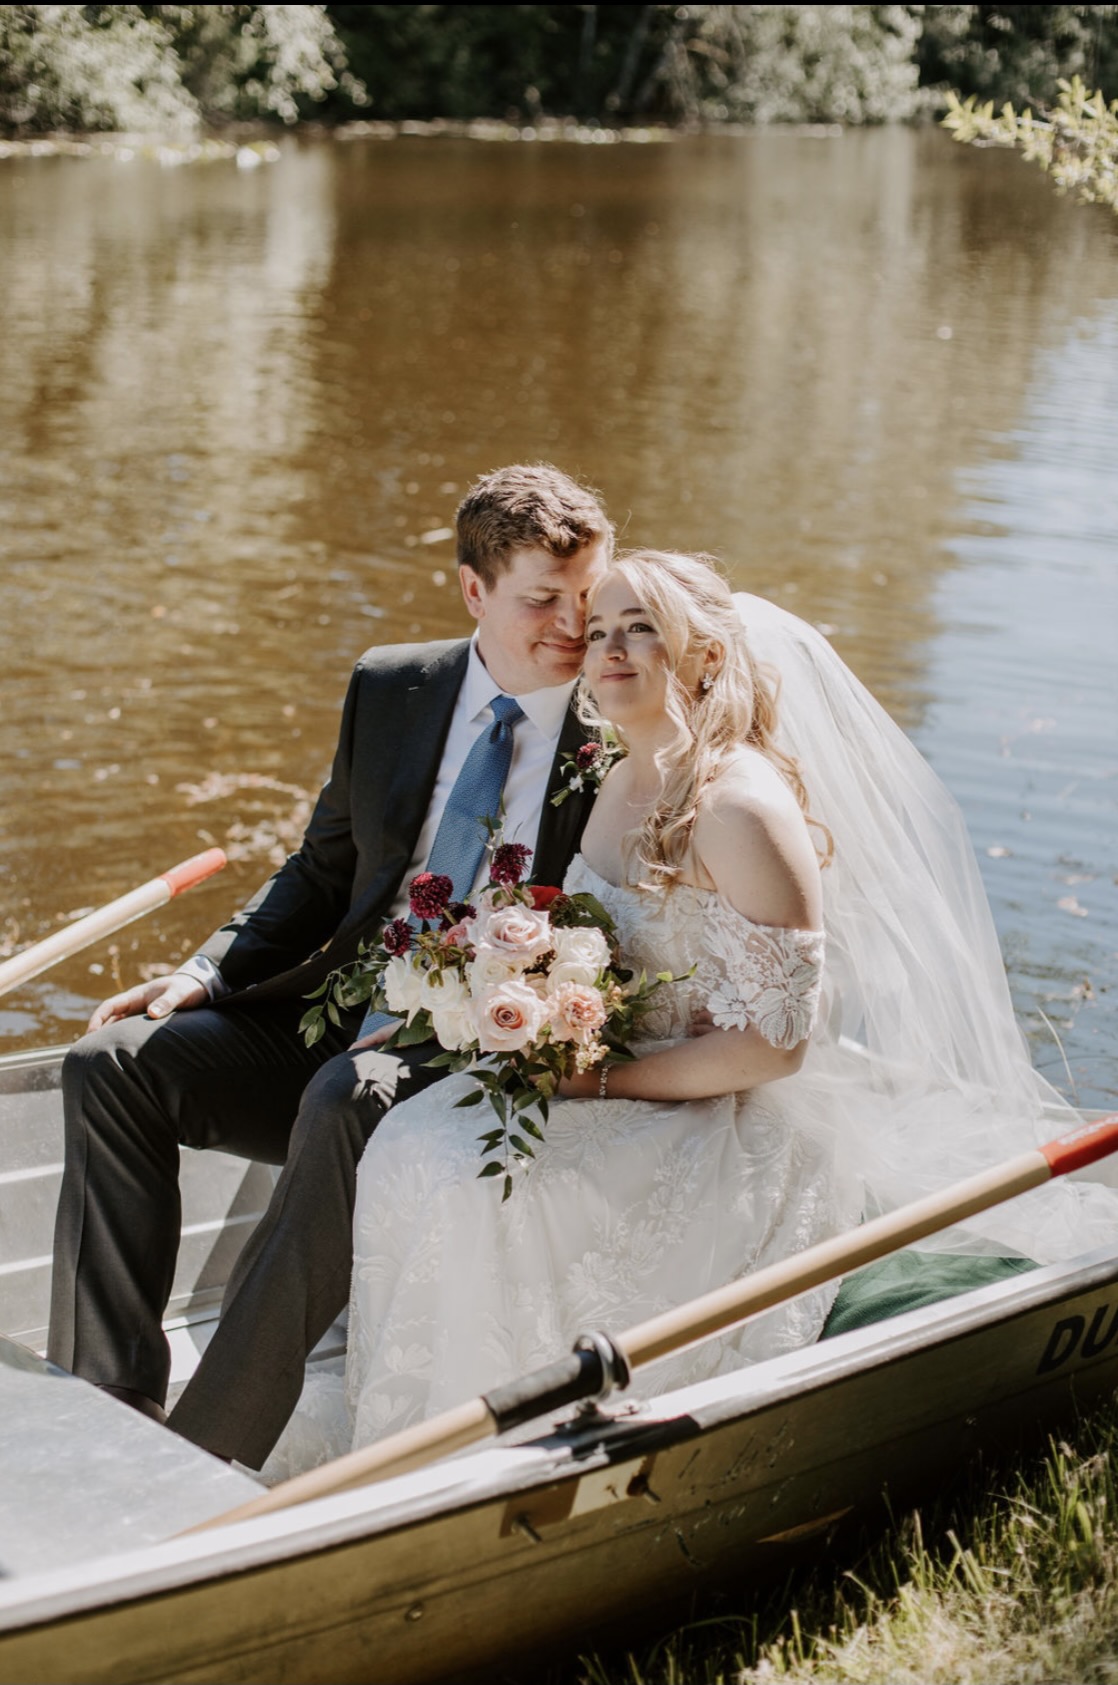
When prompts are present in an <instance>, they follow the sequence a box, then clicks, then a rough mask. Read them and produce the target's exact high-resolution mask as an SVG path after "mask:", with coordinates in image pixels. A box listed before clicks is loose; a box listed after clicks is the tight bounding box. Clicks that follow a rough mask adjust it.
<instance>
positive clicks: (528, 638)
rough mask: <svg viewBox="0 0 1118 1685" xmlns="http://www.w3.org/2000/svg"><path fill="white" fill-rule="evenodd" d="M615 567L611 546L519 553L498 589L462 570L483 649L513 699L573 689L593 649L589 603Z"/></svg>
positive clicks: (499, 580) (495, 584) (498, 580)
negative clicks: (571, 552) (553, 687)
mask: <svg viewBox="0 0 1118 1685" xmlns="http://www.w3.org/2000/svg"><path fill="white" fill-rule="evenodd" d="M608 566H609V542H608V540H607V539H604V538H603V539H601V540H599V541H598V542H597V543H596V544H587V545H586V546H585V547H584V548H583V549H581V550H578V551H576V553H575V554H574V555H573V556H568V557H567V559H566V560H565V561H564V560H561V559H560V558H559V557H557V556H552V555H551V554H550V553H549V552H548V551H547V550H542V549H523V550H514V551H513V552H512V554H511V555H510V557H509V565H508V567H507V568H506V569H505V571H504V572H503V573H500V574H498V575H497V577H496V579H495V580H494V582H493V584H492V585H491V586H487V585H486V584H485V582H484V581H483V580H482V579H481V578H480V576H479V575H478V574H476V573H475V572H474V570H473V568H471V567H462V568H460V569H459V575H460V577H461V581H462V595H463V596H464V598H465V599H466V607H467V608H468V609H469V611H470V613H471V614H472V615H473V617H474V619H475V620H476V621H477V623H478V651H479V654H480V655H481V658H482V660H483V661H484V662H485V665H486V667H487V668H488V670H489V672H490V673H491V674H492V676H493V678H494V679H496V681H497V683H498V684H499V685H500V686H501V688H502V690H504V691H507V692H508V693H509V695H512V696H523V695H525V694H526V693H527V692H529V691H533V690H543V689H545V688H546V687H547V686H549V685H562V684H568V683H569V682H570V681H571V680H572V679H574V678H577V677H578V672H579V669H580V667H581V666H582V657H583V652H584V650H585V648H586V604H587V601H588V599H589V598H590V596H591V594H592V593H593V591H594V588H595V586H597V584H598V583H599V581H600V580H601V579H602V577H603V576H604V574H605V572H606V569H607V567H608Z"/></svg>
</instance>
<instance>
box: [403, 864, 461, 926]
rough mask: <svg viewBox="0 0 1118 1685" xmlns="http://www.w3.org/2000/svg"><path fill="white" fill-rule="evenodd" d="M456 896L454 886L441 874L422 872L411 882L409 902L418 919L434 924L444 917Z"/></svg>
mask: <svg viewBox="0 0 1118 1685" xmlns="http://www.w3.org/2000/svg"><path fill="white" fill-rule="evenodd" d="M453 894H454V884H453V882H452V880H451V879H450V878H445V877H443V876H442V874H441V873H440V872H420V874H419V876H418V877H416V878H413V879H412V881H411V889H410V890H409V892H408V902H409V904H410V906H411V910H412V913H413V914H414V916H415V917H416V918H417V919H426V920H427V921H428V922H429V923H433V922H434V920H435V919H439V918H441V917H442V915H443V913H444V912H445V911H446V908H447V906H448V905H449V902H450V898H451V896H452V895H453Z"/></svg>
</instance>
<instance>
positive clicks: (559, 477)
mask: <svg viewBox="0 0 1118 1685" xmlns="http://www.w3.org/2000/svg"><path fill="white" fill-rule="evenodd" d="M454 524H455V530H456V532H457V534H458V561H459V563H460V564H463V565H465V566H466V567H471V568H473V570H474V572H475V573H476V574H477V576H478V578H479V579H480V580H481V582H482V584H483V585H484V586H485V588H486V590H488V591H491V590H492V589H493V586H494V585H495V584H496V582H497V579H498V576H499V575H500V574H502V573H504V572H505V570H506V569H507V567H508V565H509V557H510V556H511V554H512V552H513V551H514V550H535V549H539V550H546V551H547V552H548V554H549V555H552V556H555V557H557V558H558V559H559V560H560V561H566V560H567V558H568V557H570V556H573V555H575V554H576V553H577V552H578V551H579V550H582V549H585V547H586V546H587V545H588V544H595V543H597V541H598V540H599V539H602V538H604V539H606V540H607V541H608V545H609V547H610V549H612V547H613V527H612V525H611V524H610V520H609V517H608V516H607V514H606V512H605V510H604V509H603V508H602V505H601V503H600V501H599V498H598V494H597V492H594V491H592V490H591V489H590V487H589V486H583V485H580V484H579V483H578V481H577V480H572V479H571V477H570V475H569V474H564V473H563V472H562V471H561V470H560V469H558V468H553V467H552V466H551V464H550V463H549V462H536V463H530V464H528V463H515V464H513V466H512V467H510V468H498V469H496V470H495V471H494V472H493V473H492V474H484V475H482V477H481V479H480V480H477V481H475V483H474V484H473V485H472V486H471V487H470V489H469V491H468V492H467V493H466V495H465V497H464V498H463V499H462V501H461V503H460V504H459V505H458V512H457V514H456V515H455V518H454Z"/></svg>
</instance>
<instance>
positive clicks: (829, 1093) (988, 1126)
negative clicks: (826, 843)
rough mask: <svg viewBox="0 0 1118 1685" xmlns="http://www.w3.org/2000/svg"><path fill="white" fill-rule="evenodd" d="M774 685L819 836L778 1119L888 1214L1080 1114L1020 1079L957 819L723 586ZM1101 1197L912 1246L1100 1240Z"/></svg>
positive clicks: (993, 953) (1008, 1010)
mask: <svg viewBox="0 0 1118 1685" xmlns="http://www.w3.org/2000/svg"><path fill="white" fill-rule="evenodd" d="M734 602H735V605H736V607H737V609H738V613H739V615H740V617H741V620H742V622H743V624H744V626H745V630H746V636H747V640H748V643H749V645H750V648H751V650H752V652H753V654H754V656H755V658H756V659H757V660H758V661H759V662H761V663H762V664H763V665H764V666H765V667H767V668H768V669H769V670H770V672H771V674H772V675H774V676H775V677H776V679H777V681H778V684H779V719H780V728H779V733H778V741H779V743H780V746H781V747H782V748H784V749H786V750H787V751H788V752H789V753H791V754H793V755H795V757H796V758H797V760H798V761H799V763H800V768H801V772H802V774H803V778H804V782H805V784H806V786H807V791H808V797H809V804H810V809H811V813H812V816H813V817H815V818H817V819H819V820H821V821H822V822H823V823H824V824H825V825H826V826H827V828H828V829H829V830H830V832H831V834H832V836H833V838H834V858H833V861H832V862H831V864H830V865H829V866H828V867H827V868H826V869H825V870H824V873H823V890H824V922H825V927H826V934H827V982H826V986H825V997H824V1007H823V1011H822V1012H821V1015H820V1020H819V1024H818V1027H817V1029H816V1032H815V1036H814V1039H813V1042H812V1045H811V1049H810V1051H809V1053H808V1056H807V1059H806V1060H805V1063H804V1066H803V1068H802V1069H801V1071H800V1072H799V1073H798V1075H797V1076H795V1077H792V1078H789V1079H787V1080H788V1081H789V1082H790V1083H795V1084H797V1085H798V1087H799V1090H800V1092H799V1093H798V1095H797V1099H796V1112H797V1118H798V1121H801V1122H802V1123H803V1126H804V1127H805V1128H807V1129H809V1130H810V1131H811V1132H812V1133H813V1134H818V1135H821V1136H824V1137H826V1138H828V1139H830V1141H831V1142H832V1145H833V1148H834V1152H835V1162H836V1165H837V1169H838V1174H839V1176H840V1178H841V1179H842V1180H843V1181H844V1183H845V1192H846V1198H845V1200H844V1204H846V1205H847V1206H848V1208H849V1209H851V1210H856V1209H857V1208H858V1207H859V1205H860V1207H861V1210H862V1212H863V1213H864V1215H866V1216H871V1215H874V1214H875V1213H876V1212H878V1211H882V1210H891V1209H893V1208H895V1207H897V1206H899V1205H902V1204H905V1203H906V1202H907V1201H909V1200H912V1199H916V1198H919V1197H920V1196H921V1195H923V1194H926V1193H929V1192H931V1191H933V1190H934V1189H937V1188H941V1187H945V1186H947V1185H948V1184H949V1183H951V1182H954V1181H957V1180H959V1179H961V1178H962V1177H964V1176H968V1175H971V1174H973V1173H975V1172H977V1171H978V1170H981V1169H985V1168H987V1167H988V1166H991V1165H993V1164H996V1163H997V1162H998V1161H999V1160H1000V1159H1003V1158H1009V1157H1011V1156H1012V1155H1013V1154H1014V1153H1019V1152H1021V1151H1022V1150H1024V1149H1025V1148H1027V1147H1030V1146H1033V1145H1036V1144H1038V1143H1040V1142H1042V1141H1044V1140H1047V1139H1049V1138H1050V1137H1051V1136H1053V1135H1059V1134H1062V1133H1065V1132H1066V1131H1067V1130H1070V1129H1072V1128H1074V1127H1075V1126H1076V1125H1077V1123H1078V1122H1079V1121H1080V1119H1079V1116H1078V1114H1077V1113H1076V1112H1075V1111H1074V1110H1073V1109H1072V1107H1071V1106H1069V1105H1068V1104H1067V1103H1066V1102H1065V1101H1064V1100H1063V1099H1062V1098H1061V1097H1060V1095H1059V1094H1058V1093H1057V1092H1056V1090H1055V1089H1053V1088H1052V1087H1051V1085H1050V1084H1049V1083H1047V1082H1046V1081H1045V1080H1044V1078H1043V1077H1041V1076H1040V1075H1039V1073H1038V1072H1036V1071H1034V1070H1033V1068H1032V1064H1031V1061H1030V1058H1029V1053H1028V1048H1027V1045H1026V1043H1025V1041H1024V1038H1023V1036H1022V1034H1021V1032H1020V1030H1019V1028H1018V1025H1017V1022H1016V1017H1015V1014H1014V1010H1013V1004H1012V1001H1011V998H1010V993H1009V987H1008V984H1007V981H1006V976H1005V970H1004V967H1003V964H1002V958H1001V952H1000V949H999V945H998V939H997V933H996V931H995V928H994V921H993V916H992V914H991V911H990V907H989V903H988V902H987V899H986V894H985V891H984V889H983V885H982V880H981V877H980V875H979V869H978V863H977V860H976V858H975V855H974V850H973V848H972V846H971V843H970V839H969V837H968V835H967V830H966V826H965V823H964V821H963V816H962V814H961V812H960V810H959V808H958V807H957V805H956V803H955V801H954V799H953V798H952V797H951V795H950V794H949V793H948V791H947V790H946V788H945V787H944V785H943V784H942V783H941V782H940V780H939V778H938V777H937V776H936V774H935V773H934V772H933V771H932V769H931V767H930V766H929V765H928V764H927V762H926V761H925V760H924V758H923V756H922V755H920V753H919V752H918V751H917V749H916V748H915V747H914V746H913V745H912V744H911V743H910V742H909V740H908V738H907V737H906V736H905V734H904V733H903V732H902V731H901V730H900V728H899V727H898V726H897V725H896V724H895V723H894V722H893V721H892V720H891V719H890V717H889V715H888V714H887V713H886V712H885V710H884V709H883V708H882V707H881V706H880V704H879V703H877V702H876V701H875V700H874V698H873V697H872V696H871V695H870V693H869V691H868V690H867V689H866V688H865V686H864V685H863V684H861V683H860V681H859V680H858V679H856V678H855V676H854V674H853V673H852V672H851V671H850V669H849V668H848V667H847V666H846V664H845V663H844V662H843V661H842V660H841V658H840V657H839V656H838V655H837V654H836V653H835V651H834V650H833V649H832V648H831V645H830V644H829V643H828V642H827V640H826V638H825V637H823V636H822V634H821V633H819V632H818V631H816V630H815V629H814V628H813V627H811V626H810V625H808V624H807V623H806V622H804V621H802V620H800V619H798V618H797V617H796V616H795V615H792V614H789V613H787V612H786V611H785V610H783V609H781V608H778V607H777V606H776V605H775V604H773V603H770V602H767V601H765V600H764V599H762V598H759V597H753V596H749V595H745V594H739V595H735V598H734ZM1116 1219H1118V1193H1115V1192H1112V1191H1111V1190H1109V1189H1107V1188H1103V1187H1101V1186H1099V1185H1098V1184H1087V1183H1082V1182H1080V1183H1064V1182H1061V1183H1052V1184H1050V1185H1049V1186H1047V1187H1045V1188H1042V1189H1040V1190H1038V1191H1036V1192H1034V1193H1031V1194H1027V1195H1024V1196H1022V1197H1020V1198H1018V1199H1015V1200H1013V1201H1011V1202H1009V1203H1008V1204H1005V1205H1002V1206H998V1207H995V1208H994V1209H993V1210H991V1211H989V1212H987V1213H984V1214H981V1215H979V1216H976V1217H974V1218H972V1219H970V1220H969V1222H968V1223H967V1225H966V1226H965V1227H963V1226H960V1227H956V1228H952V1229H951V1230H949V1231H947V1232H946V1233H945V1234H944V1235H942V1236H934V1237H931V1238H930V1239H928V1240H927V1241H924V1242H922V1243H921V1246H922V1247H923V1248H924V1249H931V1250H940V1251H944V1250H946V1251H951V1252H972V1253H973V1252H986V1253H989V1252H991V1251H995V1252H999V1253H1006V1252H1010V1253H1018V1254H1020V1255H1022V1256H1024V1257H1029V1258H1033V1259H1035V1260H1036V1261H1037V1262H1039V1263H1049V1262H1054V1261H1056V1260H1057V1259H1062V1258H1067V1257H1071V1256H1075V1255H1077V1254H1079V1253H1083V1252H1087V1251H1090V1250H1092V1249H1093V1248H1095V1247H1099V1246H1103V1245H1105V1244H1111V1243H1113V1239H1114V1235H1115V1223H1116Z"/></svg>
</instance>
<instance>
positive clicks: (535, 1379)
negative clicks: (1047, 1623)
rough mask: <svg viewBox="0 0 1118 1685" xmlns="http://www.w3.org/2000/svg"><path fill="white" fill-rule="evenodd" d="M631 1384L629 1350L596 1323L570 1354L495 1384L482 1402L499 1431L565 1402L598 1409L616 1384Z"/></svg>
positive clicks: (505, 1431)
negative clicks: (627, 1351)
mask: <svg viewBox="0 0 1118 1685" xmlns="http://www.w3.org/2000/svg"><path fill="white" fill-rule="evenodd" d="M628 1384H629V1364H628V1360H627V1359H626V1357H625V1353H624V1352H623V1351H622V1350H621V1347H620V1346H619V1345H617V1343H616V1341H614V1340H612V1339H611V1338H610V1336H609V1335H608V1334H604V1333H602V1332H601V1331H600V1330H599V1329H595V1330H594V1331H593V1332H592V1333H589V1334H580V1335H579V1337H578V1339H577V1340H576V1341H575V1344H574V1349H573V1351H572V1352H571V1354H570V1356H569V1357H561V1358H558V1359H557V1360H556V1362H554V1363H549V1364H548V1365H547V1367H546V1368H545V1369H537V1370H536V1371H535V1372H534V1373H533V1374H531V1375H524V1376H522V1377H521V1378H520V1379H519V1380H516V1381H509V1382H508V1383H507V1385H505V1386H503V1387H494V1389H493V1391H492V1392H488V1393H486V1394H485V1395H484V1398H483V1403H484V1404H485V1407H486V1409H487V1410H488V1411H489V1413H490V1415H491V1416H492V1418H493V1422H494V1429H493V1431H494V1432H495V1433H507V1431H508V1430H509V1428H514V1427H519V1426H520V1424H521V1423H522V1422H530V1421H532V1420H533V1418H534V1417H536V1416H542V1415H544V1414H547V1413H549V1412H551V1411H555V1410H561V1409H562V1408H563V1407H564V1406H565V1405H567V1404H582V1405H583V1406H584V1408H586V1409H591V1410H592V1409H594V1408H595V1407H596V1406H597V1405H598V1404H600V1403H601V1402H602V1400H603V1399H606V1398H608V1397H609V1395H610V1393H612V1392H613V1391H614V1390H615V1388H617V1387H627V1386H628Z"/></svg>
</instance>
